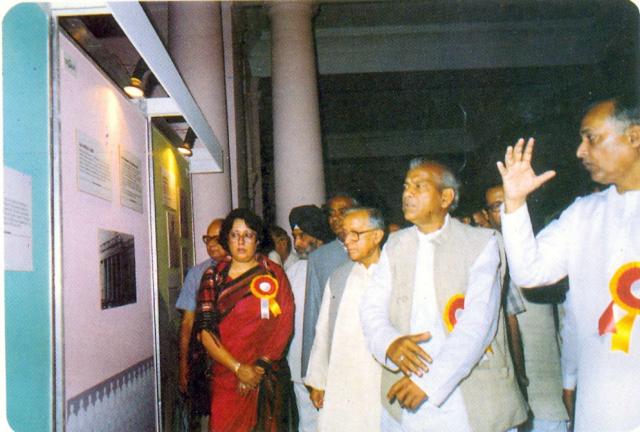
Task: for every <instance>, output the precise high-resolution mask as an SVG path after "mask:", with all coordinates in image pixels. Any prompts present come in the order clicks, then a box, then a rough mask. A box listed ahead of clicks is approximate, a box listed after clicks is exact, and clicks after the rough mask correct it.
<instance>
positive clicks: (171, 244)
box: [167, 210, 180, 268]
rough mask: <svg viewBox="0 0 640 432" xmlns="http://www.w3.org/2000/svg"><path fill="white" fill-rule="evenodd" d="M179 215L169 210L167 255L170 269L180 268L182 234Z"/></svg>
mask: <svg viewBox="0 0 640 432" xmlns="http://www.w3.org/2000/svg"><path fill="white" fill-rule="evenodd" d="M179 229H180V228H179V226H178V215H177V214H176V212H175V211H173V210H167V255H168V258H169V268H180V233H179V231H178V230H179Z"/></svg>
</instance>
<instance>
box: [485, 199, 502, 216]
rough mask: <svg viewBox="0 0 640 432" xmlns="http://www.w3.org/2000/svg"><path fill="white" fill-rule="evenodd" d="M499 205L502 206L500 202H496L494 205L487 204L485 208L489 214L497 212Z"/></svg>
mask: <svg viewBox="0 0 640 432" xmlns="http://www.w3.org/2000/svg"><path fill="white" fill-rule="evenodd" d="M501 205H502V201H496V202H494V203H491V204H489V205H488V206H487V210H489V211H490V212H491V213H495V212H499V211H500V206H501Z"/></svg>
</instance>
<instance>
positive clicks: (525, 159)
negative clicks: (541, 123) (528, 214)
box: [497, 138, 556, 213]
mask: <svg viewBox="0 0 640 432" xmlns="http://www.w3.org/2000/svg"><path fill="white" fill-rule="evenodd" d="M534 142H535V140H534V139H533V138H529V140H528V141H527V145H526V146H525V144H524V138H520V139H519V140H518V141H517V142H516V145H515V146H513V147H512V146H509V147H507V151H506V153H505V155H504V163H502V162H498V163H497V165H498V171H500V175H501V176H502V185H503V187H504V206H505V212H507V213H511V212H514V211H516V210H517V209H518V208H520V207H521V206H522V205H524V203H525V202H526V201H527V196H528V195H529V194H530V193H531V192H533V191H534V190H536V189H538V188H539V187H540V186H542V184H544V183H545V182H547V181H549V180H550V179H551V178H553V177H554V176H555V175H556V172H555V171H546V172H544V173H542V174H540V175H536V173H535V172H533V168H531V156H532V154H533V145H534Z"/></svg>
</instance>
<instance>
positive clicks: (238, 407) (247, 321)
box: [209, 257, 294, 432]
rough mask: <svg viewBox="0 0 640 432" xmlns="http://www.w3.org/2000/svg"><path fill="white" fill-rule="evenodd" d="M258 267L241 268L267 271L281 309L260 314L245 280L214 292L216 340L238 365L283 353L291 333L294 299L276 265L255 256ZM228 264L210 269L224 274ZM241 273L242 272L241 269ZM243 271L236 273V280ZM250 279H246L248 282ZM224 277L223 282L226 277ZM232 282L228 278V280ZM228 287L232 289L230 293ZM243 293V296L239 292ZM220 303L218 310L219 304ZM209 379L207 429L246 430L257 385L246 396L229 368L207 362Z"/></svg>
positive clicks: (251, 418) (253, 420) (254, 412)
mask: <svg viewBox="0 0 640 432" xmlns="http://www.w3.org/2000/svg"><path fill="white" fill-rule="evenodd" d="M258 261H259V263H260V264H259V265H260V267H262V269H255V268H254V269H252V270H249V271H248V272H247V273H250V272H252V271H253V272H256V270H257V272H256V274H258V275H259V274H264V273H265V270H266V273H267V274H271V275H272V276H273V277H274V278H275V279H276V280H277V281H278V293H277V295H276V297H275V300H276V302H277V303H278V305H279V306H280V309H281V314H280V315H278V316H277V317H274V315H273V314H272V313H269V318H268V319H261V316H260V299H258V298H257V297H255V296H254V295H253V294H251V292H250V291H249V286H248V283H247V284H246V285H245V286H244V289H241V290H238V289H235V290H234V289H233V288H231V289H229V292H228V293H227V291H226V290H224V289H223V290H222V291H217V297H218V298H217V302H216V311H217V312H220V316H221V318H220V321H219V322H218V323H217V324H218V329H217V330H218V333H219V338H220V341H221V343H222V345H223V346H224V347H225V348H226V349H227V351H229V352H230V353H231V355H233V357H234V358H235V359H236V360H238V361H239V362H241V363H243V364H254V363H255V362H256V361H257V360H258V359H259V358H261V357H266V358H268V359H270V360H272V361H275V360H279V359H280V358H282V357H283V355H284V350H285V348H286V347H287V344H288V342H289V339H290V338H291V334H292V332H293V314H294V302H293V294H292V293H291V287H290V285H289V281H288V279H287V277H286V275H285V273H284V271H283V270H282V268H281V267H280V266H278V265H277V264H275V263H273V262H272V261H270V260H268V259H267V258H264V257H260V258H259V260H258ZM228 266H229V263H226V262H221V263H220V264H219V265H218V266H217V267H216V273H217V274H222V275H226V274H227V271H225V270H226V269H227V267H228ZM247 273H245V275H246V274H247ZM245 275H241V276H238V277H237V278H236V279H237V280H240V279H242V278H243V277H245ZM250 279H251V278H249V281H250ZM227 282H229V281H228V280H227ZM231 283H233V281H231ZM231 291H235V293H232V292H231ZM242 293H244V295H242ZM220 307H221V308H222V310H221V309H220ZM212 375H213V378H212V382H211V417H210V423H209V430H210V431H211V432H245V431H246V432H249V431H251V430H252V429H253V428H254V426H255V425H256V421H257V418H258V415H257V414H258V413H257V408H258V389H255V390H253V391H251V392H250V393H249V394H248V395H246V396H241V395H240V394H239V393H238V390H237V389H238V378H237V377H236V375H235V374H234V372H233V371H231V370H229V369H227V368H226V367H224V366H222V365H221V364H218V363H216V362H214V363H213V374H212Z"/></svg>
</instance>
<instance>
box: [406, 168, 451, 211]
mask: <svg viewBox="0 0 640 432" xmlns="http://www.w3.org/2000/svg"><path fill="white" fill-rule="evenodd" d="M423 165H436V166H439V167H440V168H442V176H441V178H440V184H439V185H438V189H439V190H440V191H443V190H444V189H453V192H454V196H453V201H452V202H451V206H449V211H453V210H455V209H456V208H457V207H458V203H459V202H460V182H459V181H458V179H457V178H456V175H455V174H454V173H453V171H451V169H449V167H448V166H446V165H443V164H441V163H439V162H436V161H432V160H429V159H426V158H421V157H417V158H414V159H411V161H410V162H409V169H410V170H412V169H415V168H418V167H421V166H423Z"/></svg>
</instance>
